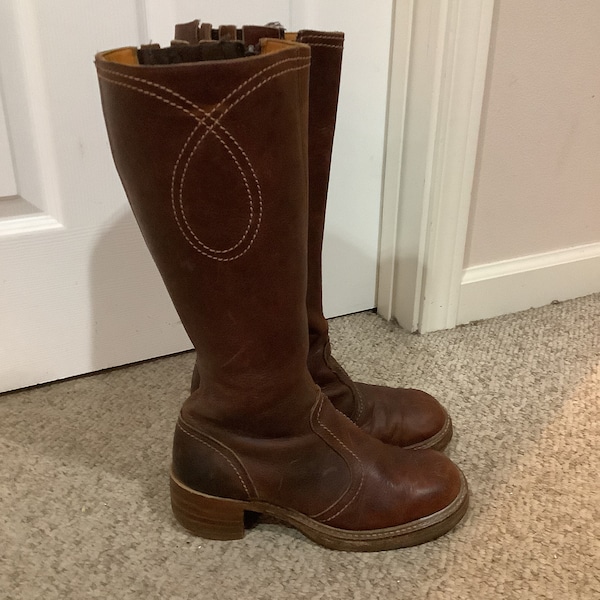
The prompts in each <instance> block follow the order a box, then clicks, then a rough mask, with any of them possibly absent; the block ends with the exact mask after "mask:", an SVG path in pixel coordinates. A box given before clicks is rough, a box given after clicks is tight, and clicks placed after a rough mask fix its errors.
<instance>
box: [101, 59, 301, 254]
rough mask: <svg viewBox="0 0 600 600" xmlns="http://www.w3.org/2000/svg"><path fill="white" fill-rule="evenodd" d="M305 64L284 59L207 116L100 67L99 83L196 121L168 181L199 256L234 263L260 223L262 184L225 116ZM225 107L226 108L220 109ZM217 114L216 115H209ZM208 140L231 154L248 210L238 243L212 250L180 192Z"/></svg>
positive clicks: (178, 218)
mask: <svg viewBox="0 0 600 600" xmlns="http://www.w3.org/2000/svg"><path fill="white" fill-rule="evenodd" d="M299 62H301V63H302V64H300V65H297V66H292V67H289V68H287V69H283V70H279V71H277V72H276V73H274V74H272V75H270V76H268V77H266V78H264V77H263V76H264V75H265V74H266V73H267V72H269V71H272V70H274V69H277V68H278V67H280V66H281V65H283V64H287V63H299ZM309 64H310V60H309V59H308V58H307V57H303V56H300V57H292V58H286V59H282V60H280V61H278V62H276V63H273V64H271V65H268V66H266V67H265V68H263V69H261V70H260V71H258V72H257V73H255V74H254V75H252V76H250V77H249V78H248V79H246V80H245V81H243V82H242V83H241V84H240V85H238V86H237V87H236V88H235V89H234V90H233V91H232V92H230V93H229V94H228V95H227V96H226V97H225V98H223V99H222V100H221V101H220V102H219V103H218V104H216V105H215V106H214V107H213V108H212V109H211V110H210V111H206V110H204V109H203V108H201V107H200V106H198V105H197V104H195V103H194V102H192V101H191V100H190V99H189V98H186V97H185V96H183V95H182V94H179V93H178V92H175V91H174V90H172V89H171V88H169V87H167V86H164V85H161V84H158V83H156V82H153V81H149V80H147V79H144V78H141V77H135V76H132V75H128V74H126V73H119V72H117V71H112V70H109V69H104V68H101V67H99V68H98V77H99V78H100V79H103V80H104V81H106V82H108V83H112V84H114V85H119V86H121V87H123V88H126V89H129V90H132V91H135V92H138V93H142V94H145V95H147V96H149V97H152V98H155V99H157V100H159V101H161V102H164V103H165V104H167V105H168V106H171V107H173V108H176V109H179V110H181V111H183V112H184V113H185V114H187V115H188V116H190V117H191V118H193V119H194V120H195V121H196V125H195V127H194V129H193V130H192V131H191V133H190V135H189V136H188V137H187V139H186V141H185V142H184V144H183V146H182V148H181V151H180V153H179V155H178V157H177V159H176V161H175V164H174V167H173V173H172V177H171V206H172V210H173V216H174V219H175V222H176V224H177V227H178V229H179V231H180V232H181V234H182V235H183V237H184V239H185V240H186V241H187V243H188V244H189V245H190V246H191V247H192V248H193V249H194V250H196V251H197V252H199V253H200V254H202V255H203V256H205V257H207V258H210V259H213V260H217V261H221V262H228V261H233V260H236V259H238V258H240V257H241V256H243V255H244V254H245V253H246V252H247V251H248V250H249V249H250V247H251V246H252V244H253V243H254V240H255V239H256V236H257V235H258V231H259V229H260V226H261V223H262V213H263V199H262V192H261V188H260V182H259V180H258V177H257V175H256V172H255V170H254V168H253V166H252V163H251V161H250V158H249V157H248V154H247V153H246V152H245V151H244V149H243V148H242V147H241V145H240V144H239V142H238V141H237V140H236V139H235V137H234V136H233V135H232V134H231V133H230V132H229V131H228V130H227V129H226V128H225V127H224V126H223V125H222V124H221V120H222V119H223V117H224V116H225V115H226V114H227V113H228V112H229V111H231V110H232V109H233V107H234V106H236V105H237V104H238V103H239V102H241V101H242V100H244V99H245V98H247V97H248V96H249V95H250V94H252V93H253V92H254V91H256V90H258V89H259V88H261V87H262V86H263V85H265V84H266V83H268V82H269V81H271V80H273V79H275V78H277V77H281V76H282V75H284V74H286V73H289V72H293V71H299V70H302V69H306V68H308V66H309ZM261 77H263V78H262V79H260V80H259V81H258V82H257V83H256V84H255V85H254V86H253V87H252V88H251V89H249V90H247V91H245V92H244V93H243V94H241V95H238V94H240V92H242V91H243V90H244V89H245V88H247V86H248V85H249V84H250V83H252V82H254V81H255V80H256V79H259V78H261ZM122 79H124V80H126V81H129V82H131V83H125V82H124V81H122ZM141 86H147V87H150V88H151V89H154V90H156V91H150V90H148V89H144V88H143V87H141ZM236 95H238V97H237V98H236V97H235V96H236ZM169 97H170V98H169ZM231 100H233V101H231ZM228 102H229V104H227V106H225V108H223V106H224V105H225V104H226V103H228ZM215 113H216V114H217V115H218V116H216V117H215V116H213V115H214V114H215ZM209 135H212V136H213V137H214V138H216V139H217V140H218V142H219V143H220V144H221V145H222V146H223V148H224V149H225V150H226V152H227V154H228V155H229V157H230V159H231V161H232V163H233V165H234V166H235V168H236V170H237V172H238V174H239V176H240V178H241V180H242V183H243V187H244V189H245V191H246V195H247V199H248V206H249V216H248V224H247V226H246V228H245V230H244V232H243V233H242V235H241V236H240V238H239V240H238V241H237V243H235V244H233V245H232V246H230V247H229V248H225V249H218V248H212V247H210V246H208V245H207V244H205V243H204V242H202V241H201V240H200V238H199V237H198V236H197V235H196V233H195V232H194V230H193V227H192V225H191V224H190V222H189V220H188V218H187V216H186V213H185V207H184V199H183V191H184V186H185V180H186V176H187V173H188V169H189V166H190V163H191V161H192V159H193V157H194V155H195V154H196V152H197V151H198V150H199V148H200V146H201V145H202V143H203V142H204V141H205V140H206V139H207V137H208V136H209ZM197 137H199V139H198V140H197V141H196V142H195V143H194V144H193V146H192V142H193V141H194V139H195V138H197Z"/></svg>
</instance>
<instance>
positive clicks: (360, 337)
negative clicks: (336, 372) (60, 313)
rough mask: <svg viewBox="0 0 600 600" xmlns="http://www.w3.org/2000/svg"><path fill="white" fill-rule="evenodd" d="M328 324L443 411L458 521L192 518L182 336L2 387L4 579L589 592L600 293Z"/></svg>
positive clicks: (595, 534)
mask: <svg viewBox="0 0 600 600" xmlns="http://www.w3.org/2000/svg"><path fill="white" fill-rule="evenodd" d="M331 330H332V337H333V340H334V346H335V349H336V354H337V356H338V358H339V359H340V361H341V362H343V363H344V364H345V365H346V367H347V368H348V370H349V371H350V372H351V373H352V374H353V375H354V376H355V377H356V378H360V379H362V380H364V381H370V382H378V383H387V384H391V385H397V384H400V383H402V384H405V385H411V386H420V387H422V388H424V389H427V390H429V391H431V392H432V393H434V394H437V395H438V396H439V397H440V398H441V399H443V401H444V402H445V404H446V405H447V407H448V408H449V410H450V411H451V413H452V416H453V418H454V423H455V428H456V435H455V439H454V440H453V442H452V443H451V445H450V447H449V449H448V452H449V454H450V456H451V457H452V458H453V459H454V460H455V461H456V462H457V463H458V464H459V465H460V466H461V467H462V468H463V470H464V471H465V473H466V474H467V477H468V479H469V482H470V485H471V489H472V506H471V508H470V510H469V512H468V514H467V516H466V518H465V519H464V521H463V522H462V523H461V525H459V527H457V528H456V529H455V530H454V531H453V532H451V533H450V534H448V535H446V536H445V537H443V538H440V539H439V540H437V541H435V542H431V543H429V544H425V545H423V546H419V547H416V548H410V549H406V550H398V551H391V552H382V553H375V554H350V553H343V552H333V551H329V550H325V549H323V548H320V547H318V546H316V545H314V544H313V543H311V542H309V541H307V540H306V539H305V538H304V537H303V536H302V535H300V534H298V533H296V532H295V531H294V530H291V529H287V528H284V527H281V526H279V525H277V524H274V523H263V524H260V525H259V526H258V527H256V528H255V529H253V530H251V531H249V532H248V533H247V535H246V537H245V539H244V540H241V541H238V542H211V541H206V540H201V539H198V538H193V537H192V536H190V535H188V534H187V533H186V532H185V531H183V530H182V529H181V528H180V527H179V526H178V525H177V524H176V523H175V522H174V520H173V518H172V516H171V512H170V508H169V498H168V488H167V469H168V464H169V453H170V441H171V440H170V438H171V434H172V429H173V424H174V421H175V417H176V414H177V411H178V406H179V404H180V402H181V401H182V400H183V399H184V397H185V390H186V386H187V384H188V378H189V374H190V371H191V368H192V362H193V359H192V356H191V355H190V354H184V355H179V356H175V357H169V358H165V359H160V360H155V361H152V362H148V363H145V364H140V365H135V366H132V367H128V368H123V369H118V370H114V371H112V372H105V373H101V374H97V375H94V376H88V377H83V378H79V379H74V380H71V381H66V382H62V383H56V384H52V385H47V386H42V387H38V388H35V389H30V390H25V391H22V392H17V393H12V394H6V395H4V396H0V448H1V450H2V464H1V465H0V544H1V547H0V597H2V598H7V599H11V600H19V599H25V598H27V599H29V598H31V599H33V598H35V599H44V600H51V599H55V598H56V599H61V600H65V599H77V600H80V599H84V598H101V599H103V600H112V599H121V598H123V599H125V598H127V599H129V598H130V599H134V598H135V599H137V598H143V599H145V600H146V599H147V600H149V599H161V600H164V599H166V600H178V599H184V598H201V599H203V598H206V599H214V600H217V599H218V600H225V599H236V600H238V599H256V600H262V599H264V600H267V599H274V598H277V599H286V598H293V599H296V598H310V599H315V600H316V599H334V598H335V599H337V598H339V599H344V600H353V599H355V600H359V599H360V600H363V599H365V600H366V599H386V600H387V599H421V598H428V599H429V598H431V599H440V600H441V599H444V600H446V599H463V598H464V599H470V598H473V599H487V598H494V599H496V598H497V599H502V600H506V599H513V598H515V599H519V600H521V599H530V598H532V599H538V598H557V599H561V600H572V599H582V598H583V599H588V598H600V477H599V469H600V460H599V459H600V295H595V296H590V297H586V298H581V299H578V300H574V301H570V302H566V303H562V304H556V305H552V306H548V307H545V308H541V309H536V310H531V311H527V312H524V313H520V314H517V315H512V316H508V317H501V318H498V319H493V320H490V321H485V322H481V323H478V324H474V325H470V326H466V327H460V328H458V329H456V330H453V331H446V332H440V333H434V334H429V335H426V336H416V335H409V334H407V333H404V332H402V331H401V330H399V329H398V328H397V327H394V326H393V325H391V324H388V323H386V322H384V321H383V320H381V319H380V318H378V317H377V316H375V315H374V314H372V313H363V314H358V315H353V316H349V317H344V318H340V319H336V320H334V321H332V323H331ZM116 343H118V340H116Z"/></svg>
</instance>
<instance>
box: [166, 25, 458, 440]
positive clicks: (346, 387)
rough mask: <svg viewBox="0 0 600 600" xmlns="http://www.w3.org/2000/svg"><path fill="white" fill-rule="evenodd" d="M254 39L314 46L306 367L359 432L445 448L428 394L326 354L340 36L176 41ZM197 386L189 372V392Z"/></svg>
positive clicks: (277, 30) (231, 34) (227, 34)
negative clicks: (366, 377)
mask: <svg viewBox="0 0 600 600" xmlns="http://www.w3.org/2000/svg"><path fill="white" fill-rule="evenodd" d="M259 37H271V38H283V37H287V39H294V40H296V41H298V42H302V43H306V44H308V45H309V46H310V47H311V66H310V81H309V111H308V112H309V119H308V122H309V125H308V156H309V159H308V173H309V188H308V189H309V192H308V198H309V226H308V291H307V296H306V306H307V310H308V331H309V351H308V369H309V371H310V374H311V375H312V378H313V380H314V381H315V383H316V384H317V385H318V386H319V387H320V388H321V389H322V390H323V392H324V393H325V394H326V395H327V397H328V398H329V399H330V400H331V401H332V402H333V405H334V406H335V407H336V408H337V409H338V410H341V411H342V412H343V413H344V414H345V415H347V416H348V417H349V418H350V419H352V420H353V421H354V422H355V423H356V424H357V425H359V426H360V427H361V428H362V429H363V430H364V431H366V432H367V433H369V434H371V435H373V436H375V437H376V438H378V439H380V440H382V441H384V442H386V443H389V444H394V445H397V446H402V447H404V448H434V449H436V450H443V449H444V448H445V447H446V446H447V445H448V443H449V442H450V439H451V438H452V421H451V419H450V416H449V415H448V413H447V412H446V410H445V409H444V407H443V406H442V405H441V404H440V403H439V402H438V401H437V400H436V399H435V398H434V397H433V396H431V395H429V394H427V393H426V392H422V391H420V390H415V389H406V388H390V387H385V386H380V385H369V384H366V383H358V382H356V383H355V382H353V381H352V379H351V378H350V377H349V376H348V374H347V373H346V371H345V370H344V369H343V368H342V367H341V365H340V364H339V363H338V362H337V361H336V360H335V358H334V357H333V356H332V355H331V346H330V343H329V329H328V324H327V320H326V319H325V317H324V315H323V300H322V297H323V292H322V267H321V264H322V250H323V230H324V227H325V209H326V205H327V188H328V185H329V171H330V165H331V151H332V147H333V133H334V129H335V120H336V113H337V101H338V93H339V87H340V74H341V68H342V49H343V45H344V34H343V33H339V32H326V31H309V30H305V31H300V32H298V33H287V34H286V33H284V30H283V28H281V27H278V26H274V27H270V26H265V27H260V26H246V27H243V28H241V29H236V28H235V27H233V26H225V27H220V28H218V29H213V28H212V26H211V25H210V24H208V23H203V24H202V25H200V21H198V20H195V21H191V22H190V23H182V24H180V25H176V26H175V40H177V42H176V43H185V44H191V45H195V44H199V43H201V42H204V41H206V40H210V39H212V40H217V39H238V40H242V41H244V42H245V43H246V45H254V44H256V43H258V39H259ZM198 384H199V377H198V370H197V369H194V373H193V375H192V386H191V389H192V391H194V390H195V389H196V388H197V387H198Z"/></svg>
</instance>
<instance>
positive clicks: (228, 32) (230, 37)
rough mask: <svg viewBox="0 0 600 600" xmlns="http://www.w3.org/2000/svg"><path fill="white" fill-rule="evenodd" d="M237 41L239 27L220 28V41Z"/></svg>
mask: <svg viewBox="0 0 600 600" xmlns="http://www.w3.org/2000/svg"><path fill="white" fill-rule="evenodd" d="M237 39H238V37H237V27H236V26H235V25H220V26H219V40H220V41H221V42H233V41H235V40H237Z"/></svg>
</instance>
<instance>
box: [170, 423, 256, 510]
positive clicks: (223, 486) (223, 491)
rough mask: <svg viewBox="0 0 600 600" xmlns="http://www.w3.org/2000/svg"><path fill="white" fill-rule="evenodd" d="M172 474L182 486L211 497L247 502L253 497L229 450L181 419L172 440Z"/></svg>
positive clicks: (244, 473) (244, 472)
mask: <svg viewBox="0 0 600 600" xmlns="http://www.w3.org/2000/svg"><path fill="white" fill-rule="evenodd" d="M172 471H173V474H174V475H175V476H176V477H177V478H178V479H179V480H180V481H181V482H183V483H184V484H185V485H187V486H188V487H190V488H192V489H193V490H196V491H198V492H202V493H203V494H209V495H211V496H217V497H220V498H231V499H235V500H250V499H252V497H253V496H254V495H255V494H254V493H253V487H254V486H253V485H252V482H251V481H250V478H249V476H248V474H247V473H246V470H245V469H244V466H243V465H242V464H241V462H240V461H239V459H238V458H237V457H236V456H235V454H234V453H233V452H231V450H229V449H228V448H227V447H226V446H224V445H223V444H221V443H219V442H218V441H217V440H214V439H213V438H211V437H210V436H207V435H204V434H202V433H200V432H198V431H196V430H195V429H192V428H191V427H189V426H188V425H187V424H186V423H185V421H183V420H182V419H181V418H180V419H179V420H178V421H177V425H176V427H175V436H174V438H173V464H172Z"/></svg>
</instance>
